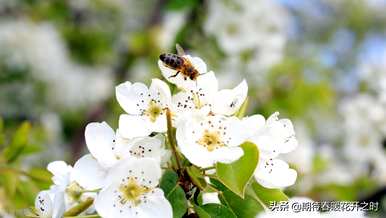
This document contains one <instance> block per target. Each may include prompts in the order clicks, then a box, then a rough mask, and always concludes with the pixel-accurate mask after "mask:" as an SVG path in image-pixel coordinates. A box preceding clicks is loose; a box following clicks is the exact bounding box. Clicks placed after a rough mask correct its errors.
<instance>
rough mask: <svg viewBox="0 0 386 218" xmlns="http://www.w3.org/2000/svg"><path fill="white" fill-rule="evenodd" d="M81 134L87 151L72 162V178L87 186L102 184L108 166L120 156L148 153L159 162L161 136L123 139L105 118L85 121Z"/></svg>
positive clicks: (146, 155)
mask: <svg viewBox="0 0 386 218" xmlns="http://www.w3.org/2000/svg"><path fill="white" fill-rule="evenodd" d="M85 138H86V144H87V148H88V150H89V151H90V154H86V155H85V156H83V157H82V158H80V159H79V160H78V161H77V162H76V163H75V165H74V170H73V171H74V172H73V173H72V178H73V180H75V181H77V182H78V183H79V185H81V186H82V187H83V188H86V189H89V190H93V189H98V188H101V187H103V185H104V184H105V177H106V175H107V173H108V170H109V169H110V168H111V167H113V166H114V165H115V164H116V163H117V162H118V161H119V160H121V159H124V158H127V157H136V158H143V157H150V158H153V159H154V160H156V161H157V162H158V163H161V159H162V158H163V156H164V155H165V154H166V151H165V150H164V149H163V143H164V139H163V137H162V136H160V135H157V136H155V137H137V138H134V139H126V138H123V137H121V136H120V134H119V131H118V132H117V133H114V131H113V129H112V128H111V127H110V126H109V125H108V124H107V123H106V122H102V123H97V122H94V123H90V124H88V125H87V126H86V130H85Z"/></svg>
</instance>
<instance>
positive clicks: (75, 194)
mask: <svg viewBox="0 0 386 218" xmlns="http://www.w3.org/2000/svg"><path fill="white" fill-rule="evenodd" d="M66 194H67V195H68V196H69V197H70V199H71V201H77V200H79V198H80V196H81V195H82V187H80V185H79V184H78V183H77V182H71V184H70V185H68V186H67V188H66Z"/></svg>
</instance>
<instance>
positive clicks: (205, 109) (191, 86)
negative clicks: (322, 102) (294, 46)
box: [35, 55, 297, 218]
mask: <svg viewBox="0 0 386 218" xmlns="http://www.w3.org/2000/svg"><path fill="white" fill-rule="evenodd" d="M183 58H184V60H186V61H189V62H190V63H191V64H192V66H193V67H194V68H195V69H196V70H197V71H198V72H199V76H198V77H197V78H196V79H194V80H192V79H190V78H186V76H185V75H183V74H182V73H179V74H178V73H177V71H176V70H173V69H171V68H169V67H167V66H166V65H165V64H164V63H163V62H162V61H161V60H160V61H159V62H158V65H159V68H160V70H161V72H162V75H163V76H164V78H165V79H166V80H167V81H168V82H169V83H172V84H174V85H175V86H176V87H177V89H178V91H174V92H173V93H172V92H171V90H170V88H169V86H168V84H167V83H166V82H164V81H162V80H159V79H153V80H152V82H151V84H150V86H146V85H145V84H142V83H131V82H125V83H122V84H120V85H118V86H117V87H116V98H117V101H118V103H119V104H120V106H121V107H122V108H123V110H124V111H125V114H122V115H120V117H119V126H118V129H117V130H116V131H114V130H113V129H112V128H111V127H110V126H109V125H108V124H107V123H106V122H101V123H98V122H94V123H89V124H88V125H87V127H86V129H85V141H86V145H87V148H88V150H89V152H90V153H89V154H86V155H84V156H83V157H81V158H80V159H79V160H78V161H77V162H76V163H75V165H74V166H73V167H71V166H68V165H67V164H66V163H64V162H62V161H59V162H58V161H57V162H53V163H51V164H49V165H48V170H49V171H50V172H52V174H53V175H54V176H53V178H52V180H53V182H54V185H53V186H52V187H51V188H50V189H49V190H45V191H42V192H40V193H39V194H38V196H37V198H36V204H35V207H36V212H37V213H38V215H40V216H41V217H62V216H63V214H64V216H66V215H67V216H69V215H74V214H73V213H72V212H73V211H74V206H75V207H76V206H78V208H79V205H84V204H85V202H86V203H87V202H90V204H89V205H87V209H86V208H85V209H84V210H83V211H81V212H82V213H84V214H94V213H97V214H98V215H99V216H101V217H114V218H116V217H172V216H173V209H174V208H172V205H171V204H170V202H169V201H168V199H167V198H166V197H165V195H164V191H163V190H162V189H161V188H160V186H159V183H160V179H161V177H162V174H163V170H164V169H166V168H169V169H174V170H175V171H177V173H179V175H183V173H182V172H183V171H184V169H185V168H187V167H190V166H194V167H196V168H197V169H200V170H202V171H203V172H205V170H208V169H215V167H214V166H215V165H216V164H218V163H223V164H231V163H234V162H235V161H237V160H239V159H240V158H241V157H242V156H243V155H245V152H244V150H243V149H242V147H241V146H240V145H241V144H243V143H244V142H246V141H249V142H252V143H253V144H255V145H256V146H257V148H258V150H259V153H260V155H259V160H258V161H259V162H258V165H257V167H256V169H255V170H254V173H253V171H252V173H253V174H254V179H255V180H256V181H257V182H258V183H259V184H260V185H261V186H263V187H265V188H284V187H287V186H290V185H292V184H294V182H295V180H296V176H297V174H296V171H294V170H293V169H290V168H289V166H288V164H287V163H286V162H284V161H282V160H280V159H278V156H279V155H280V154H283V153H288V152H290V151H292V150H294V149H295V148H296V146H297V140H296V138H295V132H294V128H293V126H292V123H291V121H290V120H288V119H279V118H278V116H279V113H277V112H276V113H274V114H272V115H271V116H270V117H269V118H268V119H265V118H264V117H263V116H262V115H259V114H256V115H252V116H246V117H243V116H242V112H241V111H243V110H244V108H245V106H246V99H247V92H248V86H247V83H246V81H241V82H240V84H239V85H237V86H236V87H234V88H233V89H219V88H218V81H217V79H216V77H215V74H214V72H212V71H207V66H206V64H205V63H204V61H202V60H201V59H200V58H198V57H191V56H189V55H185V56H183ZM170 151H173V152H170ZM171 154H173V156H172V155H171ZM212 171H214V170H212ZM211 173H214V174H213V175H215V174H216V172H211ZM213 175H212V177H214V176H213ZM206 179H207V180H208V178H206ZM193 184H195V183H193ZM184 191H186V192H188V191H189V190H188V191H187V190H186V189H184ZM203 191H204V192H207V191H206V190H203ZM187 195H188V194H187ZM212 195H213V194H212ZM207 196H208V195H207ZM214 196H216V194H214ZM211 202H219V201H216V200H212V201H211ZM78 214H80V213H78ZM78 214H76V215H78Z"/></svg>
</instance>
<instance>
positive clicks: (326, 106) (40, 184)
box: [0, 0, 386, 217]
mask: <svg viewBox="0 0 386 218" xmlns="http://www.w3.org/2000/svg"><path fill="white" fill-rule="evenodd" d="M385 11H386V1H384V0H341V1H338V0H299V1H291V0H273V1H269V0H265V1H263V0H257V1H254V0H242V1H236V0H219V1H210V0H185V1H184V0H169V1H167V0H143V1H135V0H66V1H65V0H44V1H43V0H42V1H39V0H1V1H0V117H1V121H0V154H1V155H0V217H14V216H15V214H17V212H18V211H19V210H20V209H23V208H27V207H29V206H31V205H33V202H34V198H35V195H36V193H37V192H38V191H39V190H41V189H42V188H47V187H48V186H49V185H50V177H51V175H50V174H49V173H48V172H47V171H46V170H45V166H46V164H47V163H48V162H50V161H53V160H65V161H67V162H68V163H71V164H73V163H74V161H75V160H76V159H77V158H79V157H80V156H81V155H82V154H83V152H84V150H85V145H84V132H83V131H84V127H85V125H86V124H87V123H88V122H92V121H103V120H106V121H107V122H108V123H110V124H112V126H113V127H117V118H118V116H119V114H120V113H122V112H123V111H122V110H121V109H120V108H119V106H118V104H117V102H116V100H115V96H114V86H115V85H117V84H119V83H121V82H123V81H126V80H130V81H141V82H145V83H149V81H150V79H151V78H153V77H158V78H161V74H160V71H159V69H158V66H157V59H158V56H159V54H160V53H163V52H175V49H174V47H175V44H176V43H179V44H180V45H181V46H182V47H183V48H184V49H185V50H186V52H187V53H190V54H192V55H195V56H199V57H201V58H202V59H203V60H204V61H205V62H206V63H207V65H208V69H209V70H213V71H215V72H216V75H217V77H218V79H219V80H220V87H222V88H231V87H234V86H235V85H237V84H238V83H239V82H240V81H241V80H242V79H243V78H246V79H247V81H248V85H249V94H250V98H249V102H250V105H249V108H248V111H249V112H250V113H261V114H263V115H265V116H268V115H270V114H272V113H273V112H275V111H279V112H280V113H281V116H282V117H288V118H290V119H291V120H292V121H293V122H294V125H295V129H296V132H297V137H298V140H299V147H298V149H297V150H296V151H295V152H293V153H292V154H289V155H287V156H286V157H285V158H286V159H287V161H289V163H290V164H291V165H292V166H293V167H294V168H295V169H297V171H298V175H299V176H298V180H297V183H296V185H294V186H293V187H290V188H288V189H287V190H285V191H286V193H288V194H289V195H290V196H308V197H311V198H312V199H314V200H368V201H374V202H375V201H377V202H379V208H380V209H379V211H378V212H377V213H370V214H371V215H375V216H379V217H382V214H383V215H384V213H385V208H386V200H385V193H386V13H385Z"/></svg>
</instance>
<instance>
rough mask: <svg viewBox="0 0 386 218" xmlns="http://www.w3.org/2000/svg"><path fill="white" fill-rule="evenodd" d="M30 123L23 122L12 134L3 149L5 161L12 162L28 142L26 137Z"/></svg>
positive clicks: (27, 136)
mask: <svg viewBox="0 0 386 218" xmlns="http://www.w3.org/2000/svg"><path fill="white" fill-rule="evenodd" d="M30 129H31V125H30V124H29V123H28V122H24V123H22V124H21V125H20V127H19V128H18V129H17V130H16V132H15V134H14V135H13V138H12V142H11V144H10V145H9V146H8V147H6V148H5V149H4V152H3V154H4V158H5V160H6V161H7V163H12V162H14V161H16V160H17V158H18V157H19V156H20V154H22V152H23V150H24V149H25V147H26V146H27V144H28V138H29V133H30Z"/></svg>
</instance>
